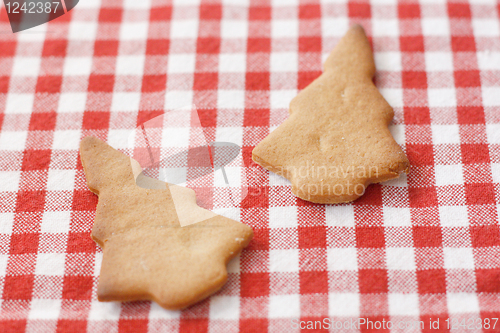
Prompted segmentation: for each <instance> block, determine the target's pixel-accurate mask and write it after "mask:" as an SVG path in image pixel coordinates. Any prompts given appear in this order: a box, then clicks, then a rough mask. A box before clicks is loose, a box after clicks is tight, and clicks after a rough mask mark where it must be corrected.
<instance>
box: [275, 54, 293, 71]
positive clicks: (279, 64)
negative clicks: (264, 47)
mask: <svg viewBox="0 0 500 333" xmlns="http://www.w3.org/2000/svg"><path fill="white" fill-rule="evenodd" d="M270 66H271V72H296V71H297V70H298V66H299V59H298V55H297V53H296V52H274V53H271V64H270Z"/></svg>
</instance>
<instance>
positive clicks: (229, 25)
mask: <svg viewBox="0 0 500 333" xmlns="http://www.w3.org/2000/svg"><path fill="white" fill-rule="evenodd" d="M220 32H221V38H246V37H247V35H248V21H246V20H222V21H221V28H220Z"/></svg>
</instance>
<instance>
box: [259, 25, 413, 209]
mask: <svg viewBox="0 0 500 333" xmlns="http://www.w3.org/2000/svg"><path fill="white" fill-rule="evenodd" d="M374 74H375V62H374V60H373V54H372V51H371V49H370V44H369V42H368V39H367V38H366V35H365V32H364V30H363V28H362V27H361V26H359V25H356V26H353V27H352V28H351V29H350V30H349V31H348V32H347V34H346V35H345V36H344V37H343V38H342V39H341V40H340V42H339V43H338V45H337V47H336V48H335V49H334V50H333V51H332V52H331V53H330V55H329V56H328V58H327V60H326V62H325V64H324V72H323V74H322V75H321V76H320V77H318V78H317V79H316V80H314V81H313V82H312V83H311V84H310V85H309V86H307V87H306V88H305V89H304V90H302V91H301V92H300V93H299V94H298V95H297V96H296V97H295V98H294V99H293V100H292V101H291V102H290V111H289V112H290V116H289V117H288V119H286V120H285V121H284V122H283V123H282V124H281V125H280V126H279V127H278V128H277V129H276V130H274V131H273V132H271V133H270V134H269V135H268V136H267V137H266V138H265V139H264V140H262V142H260V143H259V144H258V145H257V146H256V147H255V149H254V150H253V152H252V159H253V160H254V161H255V162H256V163H258V164H260V165H261V166H263V167H264V168H266V169H268V170H270V171H272V172H274V173H277V174H279V175H281V176H284V177H286V178H287V179H289V180H290V182H291V183H292V192H293V193H294V194H295V195H296V196H298V197H299V198H301V199H304V200H307V201H312V202H316V203H341V202H349V201H352V200H355V199H357V198H359V197H360V196H361V195H363V193H364V191H365V188H366V186H368V185H369V184H370V183H377V182H382V181H385V180H389V179H392V178H397V177H399V174H400V173H401V172H405V173H408V172H409V162H408V159H407V157H406V155H405V154H404V152H403V151H402V149H401V148H400V147H399V145H398V144H397V143H396V141H395V140H394V138H393V137H392V136H391V133H390V132H389V129H388V125H389V124H390V122H391V120H392V118H393V115H394V112H393V110H392V108H391V106H390V105H389V104H388V103H387V102H386V100H385V99H384V98H383V97H382V95H381V94H380V92H379V91H378V90H377V88H376V87H375V85H374V83H373V81H372V78H373V75H374Z"/></svg>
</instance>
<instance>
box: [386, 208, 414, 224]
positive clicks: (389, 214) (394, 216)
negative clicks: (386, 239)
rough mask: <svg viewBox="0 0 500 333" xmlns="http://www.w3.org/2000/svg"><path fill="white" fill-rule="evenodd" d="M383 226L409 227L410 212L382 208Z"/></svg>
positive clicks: (407, 209) (406, 209)
mask: <svg viewBox="0 0 500 333" xmlns="http://www.w3.org/2000/svg"><path fill="white" fill-rule="evenodd" d="M383 210H384V226H386V227H410V226H411V212H410V209H409V208H399V207H389V206H384V207H383Z"/></svg>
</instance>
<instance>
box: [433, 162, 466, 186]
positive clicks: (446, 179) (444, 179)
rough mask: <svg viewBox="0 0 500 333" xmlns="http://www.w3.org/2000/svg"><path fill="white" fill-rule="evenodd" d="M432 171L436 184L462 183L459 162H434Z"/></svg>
mask: <svg viewBox="0 0 500 333" xmlns="http://www.w3.org/2000/svg"><path fill="white" fill-rule="evenodd" d="M434 172H435V175H436V185H437V186H446V185H454V184H463V183H464V177H463V173H462V165H460V164H455V165H441V164H436V165H435V166H434Z"/></svg>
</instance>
